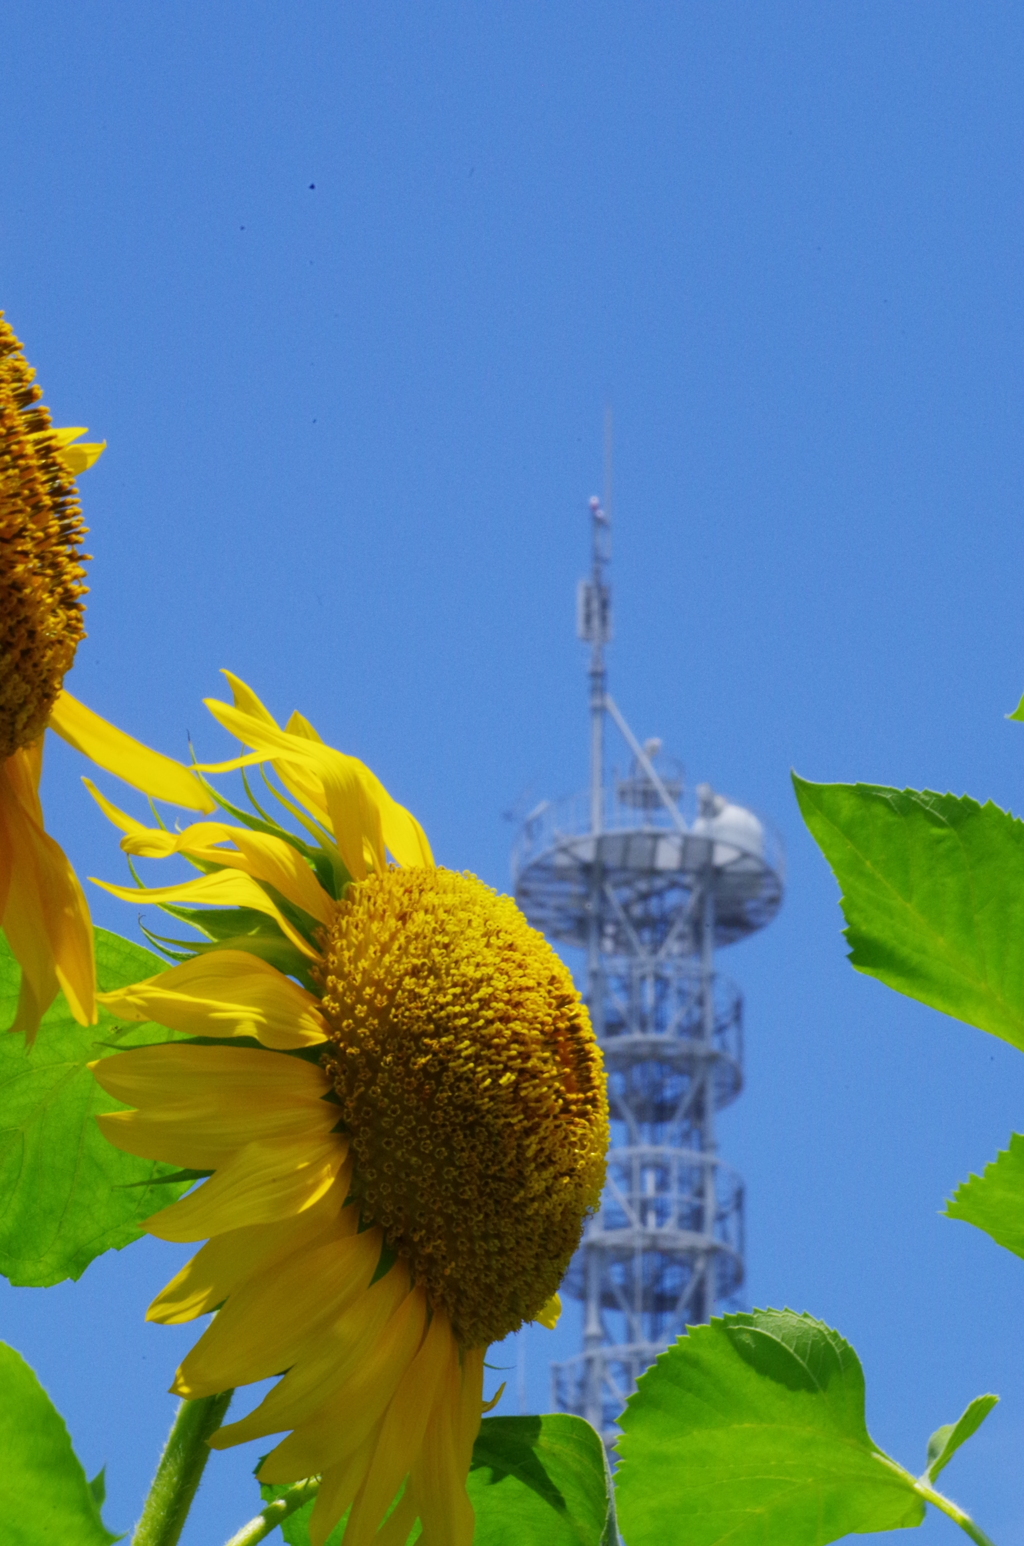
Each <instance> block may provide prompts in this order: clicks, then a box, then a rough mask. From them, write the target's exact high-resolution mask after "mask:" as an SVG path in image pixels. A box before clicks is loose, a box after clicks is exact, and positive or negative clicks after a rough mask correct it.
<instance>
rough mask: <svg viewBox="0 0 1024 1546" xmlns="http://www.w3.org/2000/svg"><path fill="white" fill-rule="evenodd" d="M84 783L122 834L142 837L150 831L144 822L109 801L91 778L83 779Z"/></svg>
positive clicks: (105, 814)
mask: <svg viewBox="0 0 1024 1546" xmlns="http://www.w3.org/2000/svg"><path fill="white" fill-rule="evenodd" d="M82 783H83V784H84V785H85V787H86V789H88V791H89V793H90V794H91V795H92V797H93V799H94V800H95V801H96V804H97V805H98V806H99V808H100V810H101V811H102V812H103V814H104V816H106V818H107V820H108V821H109V822H111V823H112V824H113V825H114V826H115V827H117V828H118V829H119V830H120V831H121V832H125V833H127V834H128V835H129V836H130V837H142V836H143V835H144V834H146V833H148V832H149V831H150V828H149V827H147V826H146V823H145V822H144V821H136V819H135V817H134V816H129V815H128V814H127V812H126V811H123V810H121V809H120V807H119V806H117V805H115V804H114V803H113V801H112V800H108V799H107V797H106V795H105V794H102V793H101V792H100V790H98V789H97V788H96V785H95V784H94V783H93V781H92V779H91V778H83V779H82Z"/></svg>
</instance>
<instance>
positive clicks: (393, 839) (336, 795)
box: [206, 698, 434, 880]
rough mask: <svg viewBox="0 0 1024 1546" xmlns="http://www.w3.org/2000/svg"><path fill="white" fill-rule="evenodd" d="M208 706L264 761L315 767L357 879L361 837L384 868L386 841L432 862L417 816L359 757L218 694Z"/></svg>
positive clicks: (404, 857)
mask: <svg viewBox="0 0 1024 1546" xmlns="http://www.w3.org/2000/svg"><path fill="white" fill-rule="evenodd" d="M206 706H207V708H208V709H209V710H210V712H211V714H213V716H214V718H215V719H216V720H218V722H219V723H220V724H222V725H223V726H224V728H225V729H226V730H229V731H230V732H231V734H232V735H236V736H237V737H238V739H239V740H240V741H241V742H242V743H243V744H244V745H246V746H251V747H252V748H253V749H254V751H255V752H256V753H259V754H261V755H263V756H265V757H267V758H268V760H276V759H283V760H285V761H287V762H291V763H298V764H299V765H306V766H309V767H312V768H314V769H315V770H316V772H317V774H318V776H319V779H320V783H321V785H322V788H323V796H324V804H325V805H326V808H327V812H328V814H329V816H330V820H331V827H332V830H333V832H334V836H335V840H336V841H337V844H338V848H339V851H340V853H341V856H342V859H343V860H344V861H345V865H346V867H347V868H348V870H349V872H350V873H351V874H352V875H353V876H354V878H355V879H356V880H362V879H364V878H365V874H366V864H365V860H364V857H363V841H364V840H365V841H366V842H367V843H368V844H369V846H370V850H371V853H372V855H373V856H374V861H375V867H376V868H377V869H383V868H384V855H383V848H384V847H385V846H386V847H387V848H389V849H390V850H391V853H392V854H393V855H394V857H395V859H396V860H397V861H398V863H399V864H401V865H403V866H408V865H432V864H433V862H434V861H433V855H432V854H431V851H430V844H429V843H428V842H427V838H426V834H425V833H424V831H423V828H422V827H421V826H420V824H419V822H418V821H417V820H416V818H415V816H413V815H412V814H411V813H410V812H409V811H407V810H406V809H405V808H404V806H401V805H399V804H398V802H397V800H394V799H392V797H391V795H389V794H388V792H387V790H386V789H385V788H384V785H383V784H382V783H381V782H380V779H378V778H377V777H376V775H375V774H374V773H371V771H370V769H369V768H368V767H366V766H365V764H364V763H362V762H360V761H359V760H358V758H356V757H348V756H345V755H344V754H343V753H342V752H339V751H335V750H334V748H333V747H330V746H325V745H323V743H322V742H321V741H320V740H319V738H318V739H317V740H316V741H313V740H311V739H309V738H307V737H306V736H305V735H301V736H300V735H294V734H292V735H290V734H289V733H288V732H287V731H284V730H278V729H277V727H276V726H271V725H268V724H266V723H265V722H264V721H262V720H259V719H256V718H255V717H254V716H252V715H248V714H244V713H242V712H240V711H239V710H238V709H235V708H233V707H231V706H230V705H228V704H226V703H218V702H217V700H216V699H213V698H208V699H206Z"/></svg>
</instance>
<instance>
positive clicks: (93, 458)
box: [57, 430, 107, 478]
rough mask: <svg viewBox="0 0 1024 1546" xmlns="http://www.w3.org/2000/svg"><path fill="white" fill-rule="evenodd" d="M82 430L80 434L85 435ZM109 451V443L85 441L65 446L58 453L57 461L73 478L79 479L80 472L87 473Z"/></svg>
mask: <svg viewBox="0 0 1024 1546" xmlns="http://www.w3.org/2000/svg"><path fill="white" fill-rule="evenodd" d="M84 433H85V431H84V430H80V431H79V434H84ZM106 449H107V442H106V441H105V440H100V441H96V440H93V441H87V440H83V441H81V442H80V443H79V444H78V445H75V446H70V445H69V446H65V447H64V449H63V450H61V451H58V452H57V460H58V461H59V462H62V463H63V464H64V466H65V467H66V468H67V470H68V472H69V473H70V474H71V476H72V477H73V478H77V477H78V474H79V473H80V472H87V471H88V469H89V468H90V467H91V466H92V464H93V462H98V461H99V459H100V457H101V456H102V455H103V452H104V451H105V450H106Z"/></svg>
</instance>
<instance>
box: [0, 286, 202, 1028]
mask: <svg viewBox="0 0 1024 1546" xmlns="http://www.w3.org/2000/svg"><path fill="white" fill-rule="evenodd" d="M41 396H42V393H41V391H40V389H39V387H38V386H37V385H36V384H35V371H34V370H32V368H31V366H30V365H29V364H28V362H27V361H26V359H25V356H24V353H23V350H22V346H21V344H20V343H19V342H18V339H17V338H16V337H15V336H14V333H13V332H12V331H11V329H10V327H9V325H8V324H7V323H6V322H5V321H4V317H3V313H2V312H0V927H2V928H3V931H4V933H5V934H6V935H7V939H8V943H9V944H10V947H11V950H12V951H13V953H14V955H15V958H16V959H17V961H18V963H19V965H20V966H21V972H22V978H21V992H20V997H19V1002H18V1011H17V1016H16V1019H15V1022H14V1024H13V1026H12V1027H11V1029H12V1030H15V1031H18V1030H24V1031H25V1033H26V1037H27V1040H28V1042H29V1044H31V1042H32V1040H33V1039H34V1037H35V1033H36V1030H37V1029H38V1026H39V1021H40V1018H41V1016H42V1015H43V1013H44V1011H45V1010H46V1008H47V1006H48V1005H49V1004H50V1003H51V1002H52V1000H53V998H54V997H55V995H56V993H57V990H58V987H60V988H62V989H63V990H64V995H65V997H66V999H67V1001H68V1005H69V1007H70V1009H71V1011H72V1013H73V1014H74V1016H75V1018H76V1019H77V1020H78V1021H80V1022H81V1023H82V1024H90V1023H93V1022H94V1021H95V1019H96V1002H95V992H96V982H95V968H94V964H93V949H92V925H91V923H90V920H89V909H88V907H87V906H86V902H85V897H84V896H83V894H82V888H81V886H80V885H79V883H78V880H77V878H76V876H75V872H74V870H73V869H72V868H71V865H70V864H69V863H68V860H67V858H66V856H65V854H64V853H63V851H62V850H61V848H60V847H59V846H58V844H57V843H55V842H54V840H53V838H52V837H50V836H49V834H48V833H47V832H46V830H45V828H44V826H43V814H42V808H41V806H40V803H39V779H40V775H41V772H42V763H43V732H44V730H45V729H46V727H47V726H49V727H50V728H51V729H53V730H56V732H57V733H58V735H61V736H63V737H64V739H65V740H67V741H70V742H71V744H72V746H76V747H77V748H78V749H79V750H80V751H83V752H85V754H86V755H87V756H90V757H92V759H93V760H94V761H95V762H97V763H99V764H100V765H101V766H102V767H105V768H108V769H110V770H111V771H114V772H118V773H119V774H120V775H121V777H123V778H126V779H127V780H128V781H129V782H134V783H136V784H138V781H139V778H140V777H142V778H143V779H144V780H145V782H146V785H147V787H149V786H150V785H152V786H154V787H159V788H161V789H162V790H163V794H164V797H165V798H168V799H176V800H178V801H180V802H181V803H182V804H185V805H191V806H192V808H193V809H197V810H207V809H212V808H213V807H212V805H211V804H209V802H208V800H207V797H206V796H205V795H204V793H203V791H202V789H201V788H200V787H199V785H198V784H197V783H196V781H195V780H194V778H193V777H192V775H191V774H189V773H188V772H186V771H185V769H183V768H181V767H179V765H178V764H177V763H175V762H172V761H171V759H170V758H168V757H160V756H159V754H158V753H156V752H150V751H148V750H147V748H145V747H143V746H140V745H139V744H138V742H135V741H132V740H131V738H130V737H129V736H126V735H123V734H122V733H121V732H120V731H118V730H115V729H114V728H113V726H111V725H108V724H107V723H106V722H105V721H104V720H102V719H100V718H99V716H98V715H97V714H93V713H92V712H91V711H90V710H89V709H87V708H85V707H84V706H83V705H82V704H80V703H78V702H76V700H75V699H74V698H72V696H71V695H70V693H67V692H65V691H64V690H63V681H64V676H65V673H66V672H67V671H69V670H70V669H71V666H72V665H73V663H74V659H75V651H76V649H77V647H78V644H79V642H80V640H81V639H82V638H84V636H85V628H84V624H83V614H84V606H83V602H82V597H83V596H84V595H85V591H86V587H85V585H84V584H83V576H84V574H85V570H84V568H83V563H84V561H85V559H86V558H87V556H88V555H87V554H85V553H83V552H82V539H83V538H84V536H85V531H86V528H85V527H84V525H83V524H82V513H81V509H80V508H79V503H78V494H77V491H76V488H75V476H76V475H77V474H78V473H81V472H84V471H85V470H86V468H88V467H91V466H92V464H93V462H94V461H95V460H96V459H97V457H98V456H99V455H100V453H101V452H102V451H103V449H104V445H105V444H106V442H103V443H101V444H95V443H93V444H88V443H85V442H81V443H78V444H76V442H78V441H79V437H80V436H81V435H84V434H85V430H84V429H76V428H72V429H55V428H54V427H53V426H52V425H51V423H50V415H49V411H48V410H47V409H46V408H45V407H43V406H42V405H41V403H40V401H39V399H40V397H41Z"/></svg>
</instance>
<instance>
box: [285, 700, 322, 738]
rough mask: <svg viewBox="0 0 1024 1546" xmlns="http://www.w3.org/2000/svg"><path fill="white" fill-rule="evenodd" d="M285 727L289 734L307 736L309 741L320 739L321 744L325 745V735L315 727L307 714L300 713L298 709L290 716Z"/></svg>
mask: <svg viewBox="0 0 1024 1546" xmlns="http://www.w3.org/2000/svg"><path fill="white" fill-rule="evenodd" d="M284 728H285V729H286V730H287V732H288V734H289V735H301V736H305V738H306V740H307V741H318V742H319V744H320V745H321V746H323V745H325V742H324V738H323V736H322V735H320V733H319V732H318V731H316V730H314V729H313V726H312V725H311V724H310V722H309V720H308V719H307V718H306V716H305V714H300V713H299V711H298V709H296V710H295V711H294V713H292V714H290V715H289V716H288V723H287V724H286V725H285V727H284Z"/></svg>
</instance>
